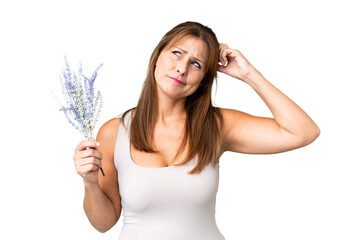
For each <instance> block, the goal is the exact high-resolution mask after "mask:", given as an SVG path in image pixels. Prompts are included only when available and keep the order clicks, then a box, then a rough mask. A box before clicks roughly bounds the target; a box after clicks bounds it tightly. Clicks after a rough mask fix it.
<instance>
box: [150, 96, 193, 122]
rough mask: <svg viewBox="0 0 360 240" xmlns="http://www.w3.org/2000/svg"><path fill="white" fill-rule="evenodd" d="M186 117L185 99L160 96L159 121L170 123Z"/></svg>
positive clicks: (157, 120) (157, 116) (157, 113)
mask: <svg viewBox="0 0 360 240" xmlns="http://www.w3.org/2000/svg"><path fill="white" fill-rule="evenodd" d="M184 119H186V111H185V99H177V100H174V99H169V98H166V99H165V98H158V108H157V111H156V122H157V123H160V124H163V125H168V123H172V122H174V121H176V122H177V121H179V120H180V121H182V120H184Z"/></svg>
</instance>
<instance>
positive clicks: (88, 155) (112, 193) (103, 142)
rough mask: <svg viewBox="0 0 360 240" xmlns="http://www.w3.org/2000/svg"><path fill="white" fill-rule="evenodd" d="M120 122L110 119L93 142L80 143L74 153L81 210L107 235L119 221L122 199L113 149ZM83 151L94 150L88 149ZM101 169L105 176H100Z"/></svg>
mask: <svg viewBox="0 0 360 240" xmlns="http://www.w3.org/2000/svg"><path fill="white" fill-rule="evenodd" d="M119 122H120V120H119V119H112V120H110V121H108V122H107V123H105V124H104V125H103V126H102V127H101V128H100V130H99V133H98V136H97V142H99V143H100V146H97V145H96V142H95V141H87V140H85V141H82V142H81V143H80V144H79V145H78V146H77V148H76V150H75V155H74V160H75V166H76V169H77V172H78V173H79V175H81V176H82V177H83V179H84V185H85V197H84V210H85V213H86V216H87V217H88V219H89V221H90V223H91V224H92V225H93V226H94V228H96V229H97V230H98V231H100V232H106V231H107V230H109V229H110V228H111V227H113V226H114V225H115V224H116V222H117V221H118V219H119V217H120V214H121V199H120V194H119V190H118V183H117V171H116V169H115V166H114V148H115V142H116V137H117V130H118V127H119ZM86 147H97V149H88V150H86ZM101 166H102V168H103V169H104V172H105V174H106V176H105V177H103V176H102V175H101V174H100V173H99V168H100V167H101Z"/></svg>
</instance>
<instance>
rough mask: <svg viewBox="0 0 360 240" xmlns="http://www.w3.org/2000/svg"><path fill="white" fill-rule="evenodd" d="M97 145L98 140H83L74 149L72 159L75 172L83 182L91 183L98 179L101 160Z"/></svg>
mask: <svg viewBox="0 0 360 240" xmlns="http://www.w3.org/2000/svg"><path fill="white" fill-rule="evenodd" d="M98 146H100V143H99V142H96V141H91V140H83V141H81V142H80V143H79V144H78V145H77V147H76V149H75V154H74V157H73V159H74V163H75V168H76V172H77V173H78V174H79V175H80V176H81V177H82V178H83V179H84V182H85V183H89V184H93V183H97V181H98V172H99V169H100V167H101V160H102V155H101V152H99V151H98V150H97V149H96V147H98ZM87 148H88V149H87Z"/></svg>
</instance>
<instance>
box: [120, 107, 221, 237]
mask: <svg viewBox="0 0 360 240" xmlns="http://www.w3.org/2000/svg"><path fill="white" fill-rule="evenodd" d="M130 124H131V112H129V113H128V114H127V115H126V117H125V127H124V125H123V124H122V123H120V126H119V131H118V136H117V140H116V145H115V150H114V164H115V167H116V170H117V173H118V183H119V192H120V196H121V206H122V213H123V216H124V219H123V226H122V230H121V233H120V237H119V240H185V239H186V240H224V239H225V238H224V237H223V235H222V234H221V233H220V231H219V229H218V227H217V225H216V221H215V203H216V194H217V190H218V184H219V164H217V165H216V167H215V168H213V167H212V166H211V164H210V163H209V164H208V165H207V166H206V167H204V169H203V170H202V171H201V173H200V174H188V172H189V171H190V170H192V169H193V167H194V166H195V165H196V157H195V158H194V159H192V160H191V161H189V162H188V163H186V164H185V165H182V166H169V167H158V168H156V167H142V166H140V165H137V164H136V163H135V162H134V161H133V160H132V158H131V154H130V134H129V131H130Z"/></svg>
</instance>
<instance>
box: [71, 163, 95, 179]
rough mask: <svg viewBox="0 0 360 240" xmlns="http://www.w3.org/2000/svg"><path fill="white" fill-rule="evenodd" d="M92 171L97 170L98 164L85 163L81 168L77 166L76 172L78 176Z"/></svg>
mask: <svg viewBox="0 0 360 240" xmlns="http://www.w3.org/2000/svg"><path fill="white" fill-rule="evenodd" d="M92 171H99V166H97V165H86V166H84V167H81V168H77V169H76V172H77V173H78V174H79V175H80V176H83V177H84V176H85V175H86V174H88V173H90V172H92Z"/></svg>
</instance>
